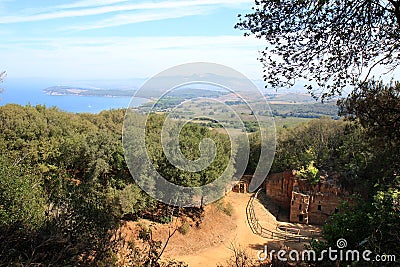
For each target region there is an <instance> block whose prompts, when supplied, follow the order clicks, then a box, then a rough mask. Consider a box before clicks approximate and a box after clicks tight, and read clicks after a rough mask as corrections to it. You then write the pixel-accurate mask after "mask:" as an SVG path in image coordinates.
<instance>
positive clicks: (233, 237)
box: [171, 193, 267, 267]
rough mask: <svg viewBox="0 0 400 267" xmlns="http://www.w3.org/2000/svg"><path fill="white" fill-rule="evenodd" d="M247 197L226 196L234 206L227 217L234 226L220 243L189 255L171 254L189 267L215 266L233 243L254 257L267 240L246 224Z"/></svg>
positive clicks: (226, 256)
mask: <svg viewBox="0 0 400 267" xmlns="http://www.w3.org/2000/svg"><path fill="white" fill-rule="evenodd" d="M249 198H250V195H248V194H237V193H230V194H228V196H227V197H226V199H225V201H226V202H229V203H231V204H232V205H233V207H234V213H233V215H232V216H231V217H229V218H227V219H228V220H230V224H233V225H234V228H233V229H232V231H230V232H227V233H226V235H225V238H224V239H223V240H222V242H220V244H215V245H214V246H210V247H208V248H203V249H200V250H198V251H196V252H195V253H194V254H191V255H176V254H175V255H171V256H174V257H175V258H176V259H177V260H181V261H184V262H186V263H188V264H189V266H191V267H197V266H198V267H200V266H201V267H203V266H217V265H218V264H225V263H226V261H227V259H228V258H229V257H231V256H232V255H233V254H232V251H231V250H230V249H229V248H230V247H231V246H232V244H233V245H235V246H236V247H238V246H241V247H242V248H246V249H247V251H248V253H249V255H250V256H253V257H256V256H257V252H258V249H259V248H260V247H263V244H264V243H266V242H267V240H266V239H265V238H262V237H260V236H258V235H256V234H254V233H253V232H252V231H251V229H250V227H249V226H248V224H247V218H246V205H247V202H248V200H249ZM216 228H218V227H216ZM192 242H196V240H192ZM171 254H172V253H171Z"/></svg>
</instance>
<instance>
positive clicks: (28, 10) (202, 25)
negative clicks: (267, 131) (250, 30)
mask: <svg viewBox="0 0 400 267" xmlns="http://www.w3.org/2000/svg"><path fill="white" fill-rule="evenodd" d="M253 3H254V1H253V0H157V1H146V0H72V1H65V0H34V1H28V0H0V36H1V41H0V71H1V70H5V71H7V77H8V78H30V77H32V78H57V79H60V80H90V79H92V80H96V79H104V80H111V79H130V78H148V77H151V76H153V75H156V74H157V73H159V72H160V71H163V70H165V69H167V68H170V67H173V66H175V65H179V64H184V63H190V62H213V63H219V64H224V65H226V66H228V67H231V68H234V69H236V70H237V71H239V72H242V73H243V74H245V75H246V76H248V77H249V78H250V79H262V66H261V63H259V62H258V61H257V57H258V56H259V54H258V51H259V50H262V49H263V48H264V44H263V42H262V40H257V39H255V38H254V37H243V32H242V31H240V30H237V29H234V25H235V23H236V22H237V21H238V19H237V15H238V14H239V13H240V14H245V13H249V12H251V7H252V6H253Z"/></svg>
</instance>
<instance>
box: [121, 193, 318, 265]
mask: <svg viewBox="0 0 400 267" xmlns="http://www.w3.org/2000/svg"><path fill="white" fill-rule="evenodd" d="M250 197H251V194H240V193H233V192H231V193H229V194H228V195H227V196H226V197H225V198H224V201H225V203H231V204H232V206H233V209H234V210H233V214H232V215H231V216H228V215H227V214H225V213H223V212H222V211H221V210H219V209H218V208H217V207H216V205H214V204H211V205H208V206H207V207H206V209H205V216H204V220H203V222H202V224H201V226H200V227H196V226H195V225H194V223H191V225H192V226H191V227H190V229H189V232H188V233H187V234H185V235H183V234H181V233H179V232H176V233H175V234H174V235H173V236H172V237H171V239H170V241H169V243H168V246H167V249H166V250H165V252H164V254H163V259H165V260H166V259H175V260H179V261H183V262H186V263H187V264H189V266H190V267H200V266H201V267H204V266H206V267H211V266H221V265H223V266H226V263H227V260H228V259H229V258H230V257H232V256H233V252H232V250H231V249H230V248H231V247H232V246H235V247H240V248H243V249H245V250H246V252H247V255H248V256H250V257H252V258H254V259H256V258H257V253H258V251H259V250H262V249H264V246H265V245H267V246H268V249H280V248H282V247H283V246H289V247H291V248H295V249H298V250H301V249H303V248H304V245H305V243H288V242H284V241H280V240H271V239H267V238H263V237H260V236H258V235H256V234H254V233H253V232H252V231H251V229H250V226H249V225H248V223H247V218H246V205H247V202H248V201H249V199H250ZM254 204H255V205H254V208H255V213H256V215H257V217H258V218H259V221H260V223H261V224H262V225H263V227H265V228H268V229H270V230H273V231H276V227H277V225H282V224H286V223H282V222H278V221H276V218H275V217H274V216H273V215H272V214H271V213H270V212H269V211H268V210H267V209H266V208H265V207H264V206H263V205H262V204H261V203H259V202H258V201H255V202H254ZM134 224H135V223H134V222H130V223H128V224H127V228H126V230H127V231H129V232H131V233H132V232H133V231H134V229H135V227H134V226H133V225H134ZM289 225H290V226H291V227H298V228H300V229H301V231H302V233H307V232H308V230H310V229H313V230H315V231H318V228H315V227H313V226H305V225H294V224H288V223H287V226H289ZM170 227H171V226H170V225H157V227H156V230H155V231H154V237H155V239H156V240H161V241H163V242H164V241H165V240H166V239H167V236H168V229H169V228H170Z"/></svg>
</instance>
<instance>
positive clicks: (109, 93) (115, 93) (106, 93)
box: [43, 86, 136, 97]
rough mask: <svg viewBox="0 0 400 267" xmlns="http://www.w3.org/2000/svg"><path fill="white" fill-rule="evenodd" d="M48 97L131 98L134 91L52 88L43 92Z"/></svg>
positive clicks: (69, 87)
mask: <svg viewBox="0 0 400 267" xmlns="http://www.w3.org/2000/svg"><path fill="white" fill-rule="evenodd" d="M43 91H44V92H45V93H46V94H48V95H60V96H63V95H75V96H103V97H132V96H133V95H134V94H135V91H136V90H134V89H92V88H82V87H72V86H52V87H48V88H46V89H44V90H43Z"/></svg>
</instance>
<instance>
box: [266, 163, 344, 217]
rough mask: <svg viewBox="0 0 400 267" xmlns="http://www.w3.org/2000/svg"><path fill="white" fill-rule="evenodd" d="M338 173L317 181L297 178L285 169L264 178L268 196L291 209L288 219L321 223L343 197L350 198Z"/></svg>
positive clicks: (332, 212) (333, 211) (336, 208)
mask: <svg viewBox="0 0 400 267" xmlns="http://www.w3.org/2000/svg"><path fill="white" fill-rule="evenodd" d="M338 180H339V179H338V177H336V176H332V177H329V179H328V178H327V177H321V181H320V182H319V183H318V184H317V185H314V186H313V185H311V184H310V183H309V182H308V181H307V180H304V179H298V178H297V177H296V175H295V173H294V172H292V171H285V172H283V173H275V174H271V175H269V176H268V179H267V181H266V182H265V189H266V194H267V196H268V197H269V198H270V199H271V200H272V201H274V202H275V203H276V204H278V205H279V206H280V207H282V208H285V209H290V222H295V223H310V224H323V223H324V222H325V221H326V220H327V219H328V218H329V216H331V215H332V214H334V213H336V212H338V211H339V209H338V207H339V205H340V203H341V202H342V201H345V200H346V201H350V202H351V199H350V197H349V193H348V192H346V191H344V190H343V189H342V188H341V187H340V185H339V182H338Z"/></svg>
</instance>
